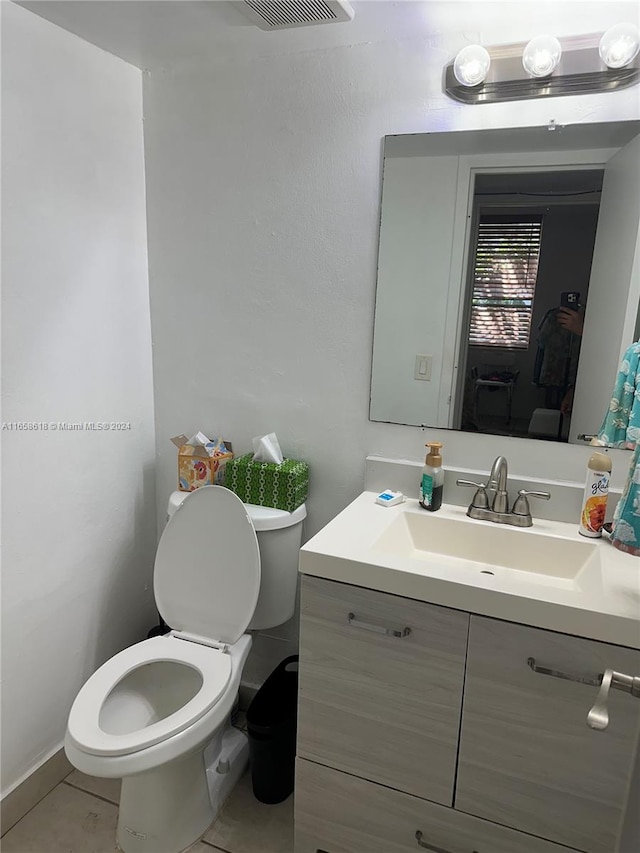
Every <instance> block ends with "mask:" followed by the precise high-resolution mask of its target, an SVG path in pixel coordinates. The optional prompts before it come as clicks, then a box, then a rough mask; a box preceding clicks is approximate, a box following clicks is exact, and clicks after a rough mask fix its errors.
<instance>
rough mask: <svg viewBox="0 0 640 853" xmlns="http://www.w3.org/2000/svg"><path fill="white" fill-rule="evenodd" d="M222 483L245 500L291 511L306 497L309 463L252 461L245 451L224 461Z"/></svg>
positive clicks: (289, 460) (250, 454) (248, 502)
mask: <svg viewBox="0 0 640 853" xmlns="http://www.w3.org/2000/svg"><path fill="white" fill-rule="evenodd" d="M224 484H225V486H226V487H227V489H231V491H232V492H235V493H236V495H238V497H239V498H240V499H241V500H243V501H244V502H245V503H247V504H257V505H258V506H272V507H275V508H276V509H283V510H285V511H286V512H293V511H294V509H297V508H298V507H299V506H300V505H301V504H303V503H304V502H305V500H306V499H307V494H308V492H309V466H308V465H307V463H306V462H298V461H297V460H295V459H285V460H284V462H281V463H280V465H276V463H275V462H254V461H253V453H247V454H245V455H244V456H239V457H238V458H236V459H230V460H229V461H228V462H227V466H226V469H225V483H224Z"/></svg>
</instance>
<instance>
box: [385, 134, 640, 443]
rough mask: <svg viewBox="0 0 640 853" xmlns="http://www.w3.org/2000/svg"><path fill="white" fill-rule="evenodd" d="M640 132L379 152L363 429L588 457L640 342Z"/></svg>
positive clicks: (433, 138)
mask: <svg viewBox="0 0 640 853" xmlns="http://www.w3.org/2000/svg"><path fill="white" fill-rule="evenodd" d="M639 162H640V122H637V121H630V122H615V123H606V124H594V125H573V126H570V127H565V128H555V129H553V127H552V126H550V127H549V128H546V127H544V128H542V127H536V128H513V129H501V130H485V131H466V132H452V133H434V134H411V135H403V136H389V137H386V139H385V146H384V169H383V187H382V212H381V225H380V246H379V258H378V283H377V291H376V312H375V327H374V343H373V363H372V377H371V406H370V419H371V420H373V421H384V422H390V423H400V424H409V425H415V426H430V427H441V428H442V427H444V428H450V429H461V430H466V431H473V432H480V433H491V434H498V435H512V436H518V437H521V438H526V437H528V438H542V439H546V440H551V441H565V442H566V441H570V442H573V443H578V442H582V441H584V440H585V439H583V438H579V436H584V435H586V436H591V435H593V434H594V433H595V432H596V431H597V430H598V428H599V427H600V424H601V423H602V420H603V418H604V415H605V412H606V411H607V410H608V406H609V401H610V399H611V392H612V389H613V382H614V379H615V376H616V372H617V369H618V364H619V361H620V357H621V355H622V354H623V353H624V351H625V350H626V348H627V347H628V346H629V345H630V344H631V343H632V342H633V341H634V340H637V334H638V328H637V327H638V316H639V303H640V275H639V270H638V263H640V258H637V257H636V255H637V254H638V233H639V231H638V229H639V225H640V170H639V169H638V163H639Z"/></svg>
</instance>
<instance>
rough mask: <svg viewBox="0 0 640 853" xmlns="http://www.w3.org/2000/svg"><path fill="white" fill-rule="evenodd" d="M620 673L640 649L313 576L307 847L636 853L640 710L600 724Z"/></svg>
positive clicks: (302, 721)
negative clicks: (602, 699)
mask: <svg viewBox="0 0 640 853" xmlns="http://www.w3.org/2000/svg"><path fill="white" fill-rule="evenodd" d="M607 668H612V669H614V670H616V671H618V672H622V673H627V674H629V675H638V674H640V651H637V650H633V649H627V648H623V647H620V646H617V645H612V644H606V643H602V642H596V641H593V640H589V639H585V638H580V637H574V636H569V635H566V634H561V633H557V632H554V631H548V630H541V629H538V628H533V627H528V626H524V625H520V624H514V623H510V622H506V621H502V620H499V619H494V618H488V617H485V616H480V615H475V614H470V613H468V612H464V611H462V610H457V609H452V608H448V607H443V606H439V605H434V604H429V603H426V602H424V601H415V600H413V599H410V598H405V597H401V596H396V595H392V594H389V593H387V592H380V591H377V590H371V589H365V588H362V587H359V586H353V585H350V584H346V583H341V582H337V581H334V580H326V579H322V578H317V577H310V576H303V579H302V597H301V625H300V676H299V677H300V689H299V717H298V750H297V752H298V758H297V776H296V797H295V814H296V847H295V850H296V853H365V851H366V853H401V851H402V853H404V851H416V850H421V849H425V850H431V851H433V853H554V851H555V853H559V851H565V850H566V851H568V850H574V851H575V850H580V851H585V853H614V851H619V853H630V851H631V850H632V849H635V848H634V847H630V846H626V847H625V844H628V843H629V842H627V841H625V840H624V839H625V832H627V831H628V830H627V828H626V825H625V816H626V814H627V806H628V802H629V800H630V798H632V797H633V794H630V785H631V782H632V777H633V775H634V762H635V760H636V754H637V748H638V737H639V734H640V700H638V699H636V698H634V697H632V696H631V695H629V694H627V693H623V692H618V691H613V690H612V691H611V693H610V695H609V699H608V703H607V705H608V713H609V717H610V722H609V725H608V727H607V728H606V729H605V730H603V731H596V730H594V729H592V728H589V727H588V726H587V714H588V712H589V710H590V708H591V707H592V706H593V704H594V703H595V701H596V697H597V695H598V691H599V686H598V684H599V681H600V678H601V675H602V673H603V672H604V671H605V670H606V669H607ZM636 806H637V804H636ZM632 808H633V806H632Z"/></svg>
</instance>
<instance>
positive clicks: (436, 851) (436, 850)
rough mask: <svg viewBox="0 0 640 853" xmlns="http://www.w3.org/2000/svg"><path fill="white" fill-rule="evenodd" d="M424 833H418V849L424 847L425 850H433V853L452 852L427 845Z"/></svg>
mask: <svg viewBox="0 0 640 853" xmlns="http://www.w3.org/2000/svg"><path fill="white" fill-rule="evenodd" d="M422 837H423V836H422V833H421V832H420V830H419V829H418V830H417V831H416V841H417V842H418V847H423V848H424V849H425V850H431V851H432V853H451V851H450V850H445V849H444V847H436V845H435V844H427V842H426V841H423V840H422Z"/></svg>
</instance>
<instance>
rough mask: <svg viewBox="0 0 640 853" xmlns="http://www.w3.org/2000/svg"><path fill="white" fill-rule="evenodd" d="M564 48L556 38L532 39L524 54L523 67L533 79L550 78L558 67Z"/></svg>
mask: <svg viewBox="0 0 640 853" xmlns="http://www.w3.org/2000/svg"><path fill="white" fill-rule="evenodd" d="M561 56H562V47H561V46H560V42H559V41H558V39H557V38H555V36H538V37H537V38H534V39H531V41H530V42H529V44H528V45H527V46H526V47H525V49H524V53H523V54H522V67H523V68H524V70H525V71H526V72H527V74H530V75H531V76H532V77H548V76H549V75H550V74H553V72H554V71H555V70H556V68H557V67H558V63H559V62H560V57H561Z"/></svg>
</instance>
